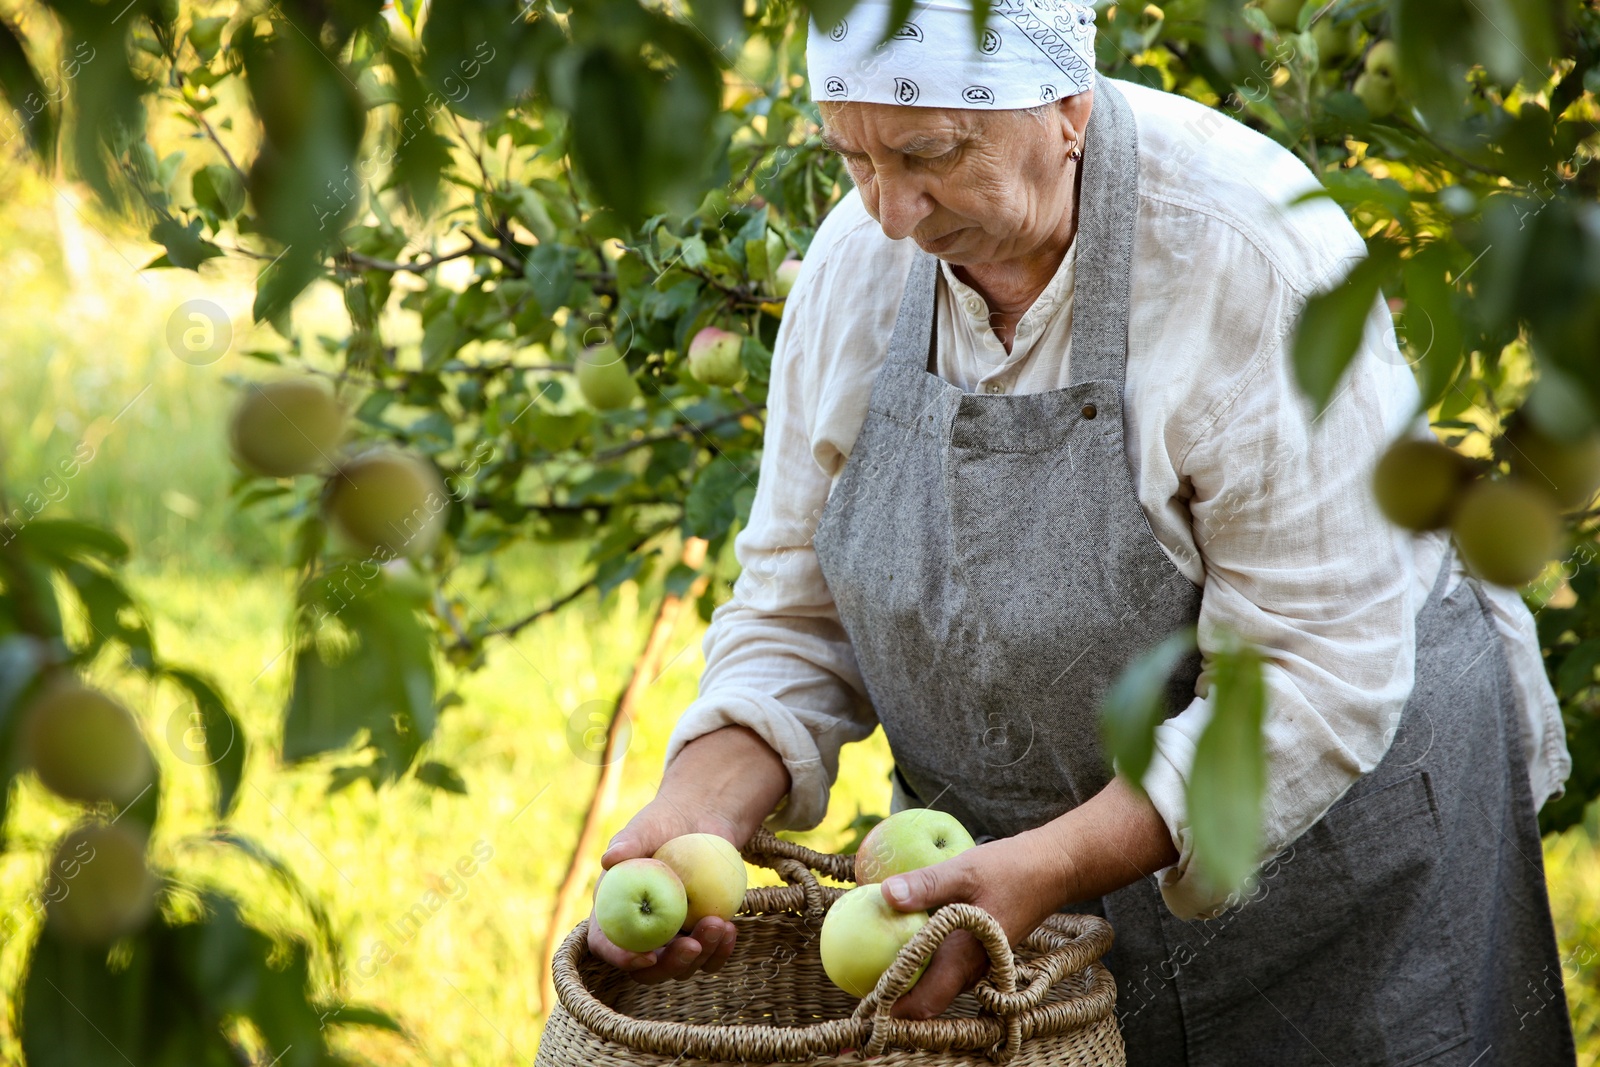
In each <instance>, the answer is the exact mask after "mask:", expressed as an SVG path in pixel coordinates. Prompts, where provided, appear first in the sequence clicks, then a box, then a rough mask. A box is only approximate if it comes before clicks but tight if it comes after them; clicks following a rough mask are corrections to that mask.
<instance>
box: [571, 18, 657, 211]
mask: <svg viewBox="0 0 1600 1067" xmlns="http://www.w3.org/2000/svg"><path fill="white" fill-rule="evenodd" d="M655 92H656V89H655V86H653V85H651V84H650V82H649V80H648V79H647V78H646V77H644V76H643V75H642V74H641V73H640V71H639V70H638V68H637V65H636V64H635V63H633V62H630V61H628V60H626V59H624V58H622V57H621V56H619V55H617V54H616V53H615V52H614V51H612V50H611V49H610V48H607V47H598V48H591V49H589V50H588V52H587V53H586V54H585V55H584V56H583V58H582V59H581V60H580V61H579V63H578V74H577V105H576V107H575V108H574V112H575V113H576V114H579V115H582V116H583V121H582V122H578V123H574V124H573V129H572V156H573V159H574V160H575V161H576V162H577V164H578V167H579V169H580V170H581V171H582V172H583V175H584V177H585V178H587V179H588V181H589V182H590V184H592V185H593V186H594V188H595V191H596V192H597V193H598V194H599V196H600V199H601V200H603V201H604V202H605V203H606V204H607V205H609V206H610V207H612V208H614V209H616V210H617V211H619V212H621V213H622V215H623V216H624V217H625V218H628V219H630V220H632V221H634V222H640V221H642V220H643V219H644V216H645V214H646V211H645V204H646V199H647V196H648V192H649V186H650V181H649V175H648V173H647V169H646V168H645V167H643V166H640V160H639V158H638V154H639V151H640V149H641V147H643V146H646V145H648V144H649V141H650V133H649V130H648V129H647V128H646V126H645V120H646V118H647V117H648V116H649V115H650V113H651V112H652V111H654V110H655Z"/></svg>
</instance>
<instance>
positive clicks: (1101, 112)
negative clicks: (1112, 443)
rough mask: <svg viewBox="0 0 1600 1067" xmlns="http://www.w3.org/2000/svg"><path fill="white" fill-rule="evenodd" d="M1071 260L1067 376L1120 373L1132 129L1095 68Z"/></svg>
mask: <svg viewBox="0 0 1600 1067" xmlns="http://www.w3.org/2000/svg"><path fill="white" fill-rule="evenodd" d="M1083 160H1084V161H1083V188H1082V189H1081V190H1080V191H1079V195H1078V236H1077V238H1076V241H1077V244H1078V261H1077V265H1076V267H1075V268H1074V275H1073V294H1072V377H1071V381H1072V384H1074V385H1077V384H1078V383H1080V382H1093V381H1114V382H1117V383H1119V384H1120V383H1121V382H1122V381H1123V371H1124V370H1125V369H1126V368H1127V364H1128V308H1129V306H1130V300H1131V297H1132V289H1133V287H1132V284H1131V282H1130V278H1131V276H1132V273H1133V228H1134V224H1135V222H1136V221H1137V216H1138V213H1139V131H1138V127H1137V126H1136V125H1135V123H1134V118H1133V109H1132V108H1130V107H1129V106H1128V102H1127V100H1125V99H1124V98H1123V96H1122V93H1121V92H1119V91H1118V90H1117V88H1116V87H1115V86H1114V85H1113V84H1112V83H1111V82H1110V81H1109V80H1107V79H1106V78H1105V77H1104V76H1103V75H1096V76H1095V83H1094V109H1093V110H1092V111H1091V112H1090V113H1089V125H1088V128H1087V129H1085V130H1084V131H1083Z"/></svg>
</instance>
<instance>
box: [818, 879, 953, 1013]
mask: <svg viewBox="0 0 1600 1067" xmlns="http://www.w3.org/2000/svg"><path fill="white" fill-rule="evenodd" d="M927 921H928V913H927V912H925V911H896V910H895V909H894V907H893V906H892V905H891V904H890V903H889V902H888V901H887V900H885V899H884V898H883V886H881V885H876V884H873V885H863V886H857V887H856V888H855V889H852V890H850V891H849V892H848V893H846V894H844V896H842V897H840V898H839V899H838V900H836V901H834V902H833V906H832V907H830V908H829V909H828V914H827V915H826V916H824V917H823V920H822V938H821V941H820V945H819V948H820V950H821V953H822V969H823V971H824V972H826V974H827V975H828V978H829V980H830V981H832V982H833V984H834V985H836V986H838V987H839V988H840V989H842V990H844V991H845V992H846V993H849V994H850V995H851V996H853V997H864V996H866V995H867V994H868V993H870V992H872V990H873V988H874V987H876V986H877V984H878V979H879V978H881V977H883V972H884V971H887V970H888V969H889V965H890V964H892V963H894V960H895V957H896V956H897V955H899V954H900V950H901V949H902V948H904V947H905V945H906V942H908V941H910V940H911V939H912V937H914V936H915V935H916V932H917V931H918V930H920V929H922V927H923V925H924V924H925V923H926V922H927ZM926 969H927V964H923V966H922V967H919V968H918V969H917V973H916V975H915V977H913V978H912V980H911V981H912V985H915V984H916V980H917V978H921V977H922V972H923V971H924V970H926Z"/></svg>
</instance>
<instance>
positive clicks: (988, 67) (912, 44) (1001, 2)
mask: <svg viewBox="0 0 1600 1067" xmlns="http://www.w3.org/2000/svg"><path fill="white" fill-rule="evenodd" d="M889 8H890V0H860V2H859V3H858V4H856V6H855V7H854V8H852V9H851V11H850V14H849V16H848V17H847V18H846V19H845V20H843V21H841V22H840V23H839V24H838V25H837V26H835V27H834V28H833V29H832V30H827V31H825V30H823V29H822V28H821V27H819V26H818V25H817V23H816V20H815V19H813V20H812V22H811V28H810V33H809V35H808V37H807V39H806V65H807V67H808V69H809V71H810V78H811V97H812V99H813V100H817V101H831V100H837V101H846V100H854V101H861V102H865V103H872V104H904V105H907V106H916V107H960V108H986V109H1002V108H1023V107H1036V106H1038V105H1039V104H1046V103H1049V102H1050V101H1052V100H1058V99H1060V98H1061V97H1064V96H1072V95H1074V94H1076V93H1081V92H1083V91H1084V90H1086V89H1089V88H1091V87H1092V86H1093V85H1094V8H1093V7H1091V6H1089V5H1088V4H1077V3H1071V2H1070V0H994V4H993V6H992V7H991V8H990V13H989V24H988V28H987V29H985V30H984V31H983V39H982V42H981V43H974V41H973V37H972V7H971V5H970V4H969V3H967V2H965V0H921V2H918V3H916V4H915V5H914V6H913V7H912V10H911V19H910V21H908V22H907V23H906V24H905V25H904V26H902V27H901V28H900V29H899V30H898V31H896V33H895V35H894V36H893V37H892V38H891V39H890V40H888V41H887V42H885V43H883V44H879V42H880V41H882V40H883V34H884V31H885V30H886V29H887V28H888V25H889Z"/></svg>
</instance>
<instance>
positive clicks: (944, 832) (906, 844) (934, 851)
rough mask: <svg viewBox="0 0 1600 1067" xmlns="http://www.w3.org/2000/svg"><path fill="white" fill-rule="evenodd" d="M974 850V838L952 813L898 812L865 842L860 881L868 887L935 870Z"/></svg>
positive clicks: (858, 860) (860, 851)
mask: <svg viewBox="0 0 1600 1067" xmlns="http://www.w3.org/2000/svg"><path fill="white" fill-rule="evenodd" d="M972 846H973V840H972V835H971V834H969V833H967V828H966V827H965V826H962V825H961V821H960V820H959V819H957V818H956V817H955V816H954V815H951V814H950V813H949V812H946V811H936V810H935V809H933V808H907V809H905V810H904V811H897V812H895V813H894V814H893V815H891V816H889V817H888V818H887V819H885V820H883V821H882V822H880V823H879V824H878V825H877V826H874V827H873V828H872V832H871V833H869V834H867V836H866V837H865V838H864V839H863V840H862V842H861V848H860V849H858V850H857V851H856V881H857V882H859V883H860V884H862V885H867V884H869V883H871V882H881V881H883V880H884V879H885V878H888V877H889V876H890V875H895V874H905V873H906V872H907V871H914V870H917V869H918V868H919V867H931V866H933V865H934V864H935V863H942V862H943V861H945V860H947V859H951V858H953V857H955V856H959V855H960V854H961V853H963V852H965V851H966V850H967V849H969V848H971V847H972Z"/></svg>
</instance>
